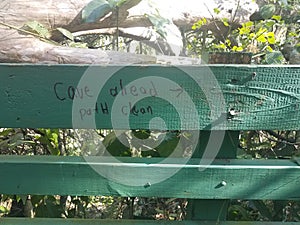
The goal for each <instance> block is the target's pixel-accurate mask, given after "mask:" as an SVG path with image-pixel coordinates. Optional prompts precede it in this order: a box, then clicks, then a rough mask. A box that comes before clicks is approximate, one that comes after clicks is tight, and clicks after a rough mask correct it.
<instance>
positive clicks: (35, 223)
mask: <svg viewBox="0 0 300 225" xmlns="http://www.w3.org/2000/svg"><path fill="white" fill-rule="evenodd" d="M0 223H1V224H10V225H27V224H30V225H53V224H55V225H76V224H80V225H95V224H102V225H114V224H120V225H140V224H141V225H143V224H144V225H216V224H217V225H283V224H284V225H296V224H299V223H296V222H258V221H246V222H242V221H239V222H234V221H220V222H217V223H216V222H215V221H214V222H213V221H211V222H209V221H163V220H159V221H155V220H100V219H99V220H95V219H93V220H91V219H85V220H83V219H56V218H51V219H46V218H42V219H41V218H35V219H28V218H0Z"/></svg>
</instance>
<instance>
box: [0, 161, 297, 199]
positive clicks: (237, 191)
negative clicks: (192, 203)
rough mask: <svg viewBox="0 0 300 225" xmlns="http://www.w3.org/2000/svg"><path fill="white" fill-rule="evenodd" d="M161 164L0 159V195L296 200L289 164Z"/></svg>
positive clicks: (294, 166) (294, 174)
mask: <svg viewBox="0 0 300 225" xmlns="http://www.w3.org/2000/svg"><path fill="white" fill-rule="evenodd" d="M161 160H162V159H159V158H152V159H151V158H122V159H121V158H119V159H118V161H116V158H106V157H91V158H81V157H62V156H61V157H54V156H0V171H1V174H0V180H3V181H5V182H2V183H1V186H0V193H2V194H37V195H39V194H40V195H44V194H51V195H53V194H59V195H80V196H82V195H87V196H89V195H107V196H143V197H152V196H156V197H176V198H194V199H292V200H296V199H298V200H299V199H300V193H299V182H300V181H299V172H300V167H299V166H298V165H297V164H295V163H294V162H291V161H288V160H259V161H255V160H229V159H228V160H217V161H215V162H214V163H213V164H212V165H209V166H207V167H206V166H203V165H199V162H200V160H199V159H191V160H190V161H189V162H188V163H186V164H185V165H182V163H183V160H182V159H168V162H162V161H161ZM174 171H175V172H174ZM173 172H174V173H173ZM8 174H9V176H7V175H8ZM170 174H171V175H170ZM156 181H159V182H157V183H156ZM224 182H225V183H224Z"/></svg>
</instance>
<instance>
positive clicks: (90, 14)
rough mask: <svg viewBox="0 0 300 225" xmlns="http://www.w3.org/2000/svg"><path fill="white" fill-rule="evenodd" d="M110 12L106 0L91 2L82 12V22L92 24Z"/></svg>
mask: <svg viewBox="0 0 300 225" xmlns="http://www.w3.org/2000/svg"><path fill="white" fill-rule="evenodd" d="M111 11H112V7H111V5H110V4H109V3H108V2H107V1H106V0H93V1H91V2H89V3H88V4H87V5H86V6H85V7H84V8H83V10H82V14H81V16H82V21H83V22H84V23H94V22H96V21H98V20H99V19H100V18H102V17H104V16H105V15H107V14H108V13H109V12H111Z"/></svg>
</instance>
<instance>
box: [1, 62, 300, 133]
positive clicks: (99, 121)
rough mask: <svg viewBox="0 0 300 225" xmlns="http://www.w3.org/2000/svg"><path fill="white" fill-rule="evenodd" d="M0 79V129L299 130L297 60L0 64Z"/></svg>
mask: <svg viewBox="0 0 300 225" xmlns="http://www.w3.org/2000/svg"><path fill="white" fill-rule="evenodd" d="M0 80H1V82H0V106H1V110H0V118H1V119H0V127H55V128H57V127H59V128H70V127H77V128H93V127H98V128H112V127H113V128H115V129H129V128H131V129H138V128H140V129H148V128H149V127H150V128H152V129H170V130H173V129H175V130H176V129H187V130H192V129H196V130H197V129H200V130H203V129H207V130H209V129H215V130H249V129H281V130H284V129H295V130H296V129H300V120H299V118H300V66H294V67H293V66H276V67H275V66H246V65H245V66H241V65H238V66H236V65H226V66H225V65H213V66H210V67H207V66H186V67H169V66H157V65H153V66H125V67H121V66H87V65H22V64H0ZM117 94H118V95H117ZM135 103H136V104H135ZM158 118H160V119H158ZM162 121H164V122H162Z"/></svg>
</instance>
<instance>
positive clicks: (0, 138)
mask: <svg viewBox="0 0 300 225" xmlns="http://www.w3.org/2000/svg"><path fill="white" fill-rule="evenodd" d="M133 1H134V0H133ZM130 2H131V1H125V0H121V1H112V0H110V1H106V0H93V1H91V2H90V3H89V4H88V5H87V6H86V7H85V8H84V10H83V11H82V18H83V19H84V20H85V22H93V21H95V20H98V19H99V18H101V17H103V15H105V14H107V13H108V12H113V11H115V12H116V11H117V10H118V7H120V6H121V5H122V4H130ZM219 12H220V9H215V10H214V13H216V14H218V13H219ZM148 18H150V20H151V21H152V23H153V24H155V26H156V31H157V32H158V34H159V35H161V36H162V37H164V35H165V31H164V29H163V28H164V23H168V22H169V21H164V20H163V19H161V18H160V17H159V16H155V15H148ZM299 21H300V5H299V1H287V2H286V3H285V1H279V0H278V1H269V3H268V4H267V5H265V6H263V7H261V9H260V11H259V12H258V13H257V14H256V15H254V16H253V17H252V18H251V21H250V20H249V21H247V22H245V23H243V24H236V23H235V18H232V19H228V18H223V19H222V20H221V21H216V20H215V19H214V18H211V21H208V20H207V19H202V20H199V21H198V22H196V23H195V24H194V25H193V26H192V27H191V30H190V31H187V32H186V33H185V34H184V38H185V42H186V43H187V44H186V49H184V50H185V52H186V54H187V55H188V56H193V57H199V56H201V55H205V54H206V53H208V52H247V53H248V52H249V53H252V63H256V64H288V63H291V62H295V61H293V60H294V57H295V54H296V55H297V54H300V53H299V51H298V49H299V48H300V23H299ZM22 29H23V30H25V31H27V32H31V33H35V34H36V35H38V36H39V37H41V38H44V39H48V38H49V31H48V30H47V29H46V28H44V27H43V26H42V25H41V24H39V23H38V22H28V23H27V24H25V25H24V27H23V28H22ZM58 31H59V32H60V33H61V34H62V35H63V36H64V37H65V39H64V40H63V41H62V42H61V43H60V44H64V45H68V46H71V47H90V48H102V49H104V50H112V49H118V50H120V51H121V50H123V51H126V50H127V47H128V44H130V42H131V41H132V40H131V39H129V38H124V37H119V36H115V35H102V34H101V35H96V34H89V35H83V36H80V37H74V36H73V34H72V33H70V32H69V31H67V30H65V29H63V28H59V29H58ZM116 39H117V40H118V41H116ZM137 51H138V52H140V53H148V54H149V53H151V52H153V49H151V48H150V47H149V46H146V45H144V44H143V45H142V44H140V45H138V50H137ZM299 63H300V62H299ZM97 134H98V135H99V138H100V139H101V140H102V141H103V144H104V145H105V146H106V147H107V149H108V151H109V152H110V154H111V155H113V156H132V157H166V156H168V155H169V154H170V152H167V153H166V152H164V151H162V149H165V148H170V147H172V146H174V145H176V143H177V142H178V140H179V138H180V137H183V138H184V139H185V140H186V141H188V140H189V133H188V132H180V131H166V132H164V133H163V132H157V133H154V132H151V133H150V132H149V131H147V130H133V131H126V132H125V133H124V135H125V137H126V139H127V140H128V143H129V146H130V147H128V146H124V145H123V144H122V143H121V142H120V141H119V140H118V139H117V137H116V135H115V134H114V132H112V131H110V130H98V131H97ZM162 134H164V135H165V137H164V139H163V141H162V143H161V145H159V146H158V147H157V148H156V149H152V150H151V151H143V149H142V148H143V146H136V145H135V144H134V143H132V142H130V141H131V137H132V135H134V136H136V137H138V138H140V139H145V138H148V137H151V138H152V140H153V141H157V140H159V137H160V136H161V135H162ZM78 135H80V131H79V132H78V131H74V130H63V129H12V128H1V129H0V153H1V154H14V155H68V156H72V155H83V154H86V153H87V151H86V149H89V148H90V147H91V146H82V143H81V142H80V137H79V136H78ZM299 143H300V132H299V131H244V132H241V134H240V143H239V149H238V157H239V158H249V159H262V160H264V159H274V158H276V159H280V158H292V157H294V156H298V155H299V154H300V152H299ZM89 151H90V149H89ZM20 173H22V171H20ZM16 179H18V178H16ZM33 185H34V184H33ZM186 205H187V200H185V199H157V198H115V197H109V196H91V197H82V196H30V198H29V197H28V196H7V195H1V196H0V215H1V216H31V213H32V212H34V214H35V217H67V218H114V219H116V218H147V219H166V220H182V219H184V218H185V214H186ZM228 219H229V220H256V221H257V220H274V221H299V220H300V201H258V200H251V201H250V200H249V201H241V200H234V201H232V202H231V205H230V207H229V210H228Z"/></svg>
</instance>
